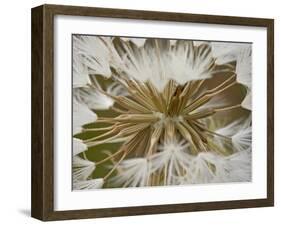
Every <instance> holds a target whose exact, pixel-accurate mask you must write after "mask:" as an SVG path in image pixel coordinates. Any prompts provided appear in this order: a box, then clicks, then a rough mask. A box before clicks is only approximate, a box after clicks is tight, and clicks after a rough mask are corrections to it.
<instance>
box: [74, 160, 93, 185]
mask: <svg viewBox="0 0 281 226" xmlns="http://www.w3.org/2000/svg"><path fill="white" fill-rule="evenodd" d="M72 164H73V165H72V166H73V180H74V181H81V180H86V179H87V178H88V177H89V176H90V175H91V174H92V172H93V171H94V170H95V169H96V165H95V163H94V162H92V161H89V160H87V159H83V158H80V157H79V156H74V157H73V163H72Z"/></svg>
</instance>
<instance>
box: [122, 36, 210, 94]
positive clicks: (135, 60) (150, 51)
mask: <svg viewBox="0 0 281 226" xmlns="http://www.w3.org/2000/svg"><path fill="white" fill-rule="evenodd" d="M119 42H120V43H118V46H117V47H116V49H117V51H118V53H119V55H120V57H121V58H122V59H123V61H124V64H123V65H122V67H120V70H122V71H124V72H125V74H126V75H127V76H128V77H132V78H134V79H136V80H138V81H151V82H152V83H153V85H154V86H156V87H157V88H158V90H160V91H161V90H163V88H164V87H165V85H166V84H167V83H168V81H169V80H171V79H172V80H175V81H177V82H178V83H179V84H184V83H186V82H188V81H192V80H199V79H206V78H210V77H211V76H212V69H213V66H214V59H213V57H212V54H211V48H210V46H209V45H200V46H194V45H193V42H192V41H182V40H177V41H176V43H175V45H174V46H172V45H171V44H170V41H169V40H165V39H148V40H146V42H145V44H144V46H143V47H140V48H138V47H137V46H136V45H135V44H134V43H133V42H124V41H122V40H119Z"/></svg>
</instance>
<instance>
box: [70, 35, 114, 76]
mask: <svg viewBox="0 0 281 226" xmlns="http://www.w3.org/2000/svg"><path fill="white" fill-rule="evenodd" d="M108 42H110V38H100V37H95V36H73V49H74V52H76V53H77V54H79V55H82V56H83V59H84V64H85V65H86V66H87V67H88V69H89V73H90V74H102V75H103V76H105V77H110V76H111V71H110V58H111V55H110V51H109V49H108V47H107V45H106V43H108Z"/></svg>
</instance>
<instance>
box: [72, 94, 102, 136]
mask: <svg viewBox="0 0 281 226" xmlns="http://www.w3.org/2000/svg"><path fill="white" fill-rule="evenodd" d="M96 120H97V115H96V114H95V113H94V112H93V111H91V110H90V109H89V108H88V107H87V106H86V105H85V104H83V103H81V102H78V100H77V99H76V98H73V134H77V133H80V132H82V129H83V128H82V126H83V125H85V124H88V123H91V122H95V121H96Z"/></svg>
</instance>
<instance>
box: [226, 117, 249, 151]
mask: <svg viewBox="0 0 281 226" xmlns="http://www.w3.org/2000/svg"><path fill="white" fill-rule="evenodd" d="M251 121H252V120H251V118H248V119H247V120H245V121H244V123H243V124H241V126H240V129H239V130H238V131H237V132H236V133H235V134H234V135H233V136H232V137H231V138H232V143H233V145H234V148H235V149H236V150H237V151H240V152H242V151H244V150H247V149H248V148H250V147H251V145H252V126H251Z"/></svg>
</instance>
